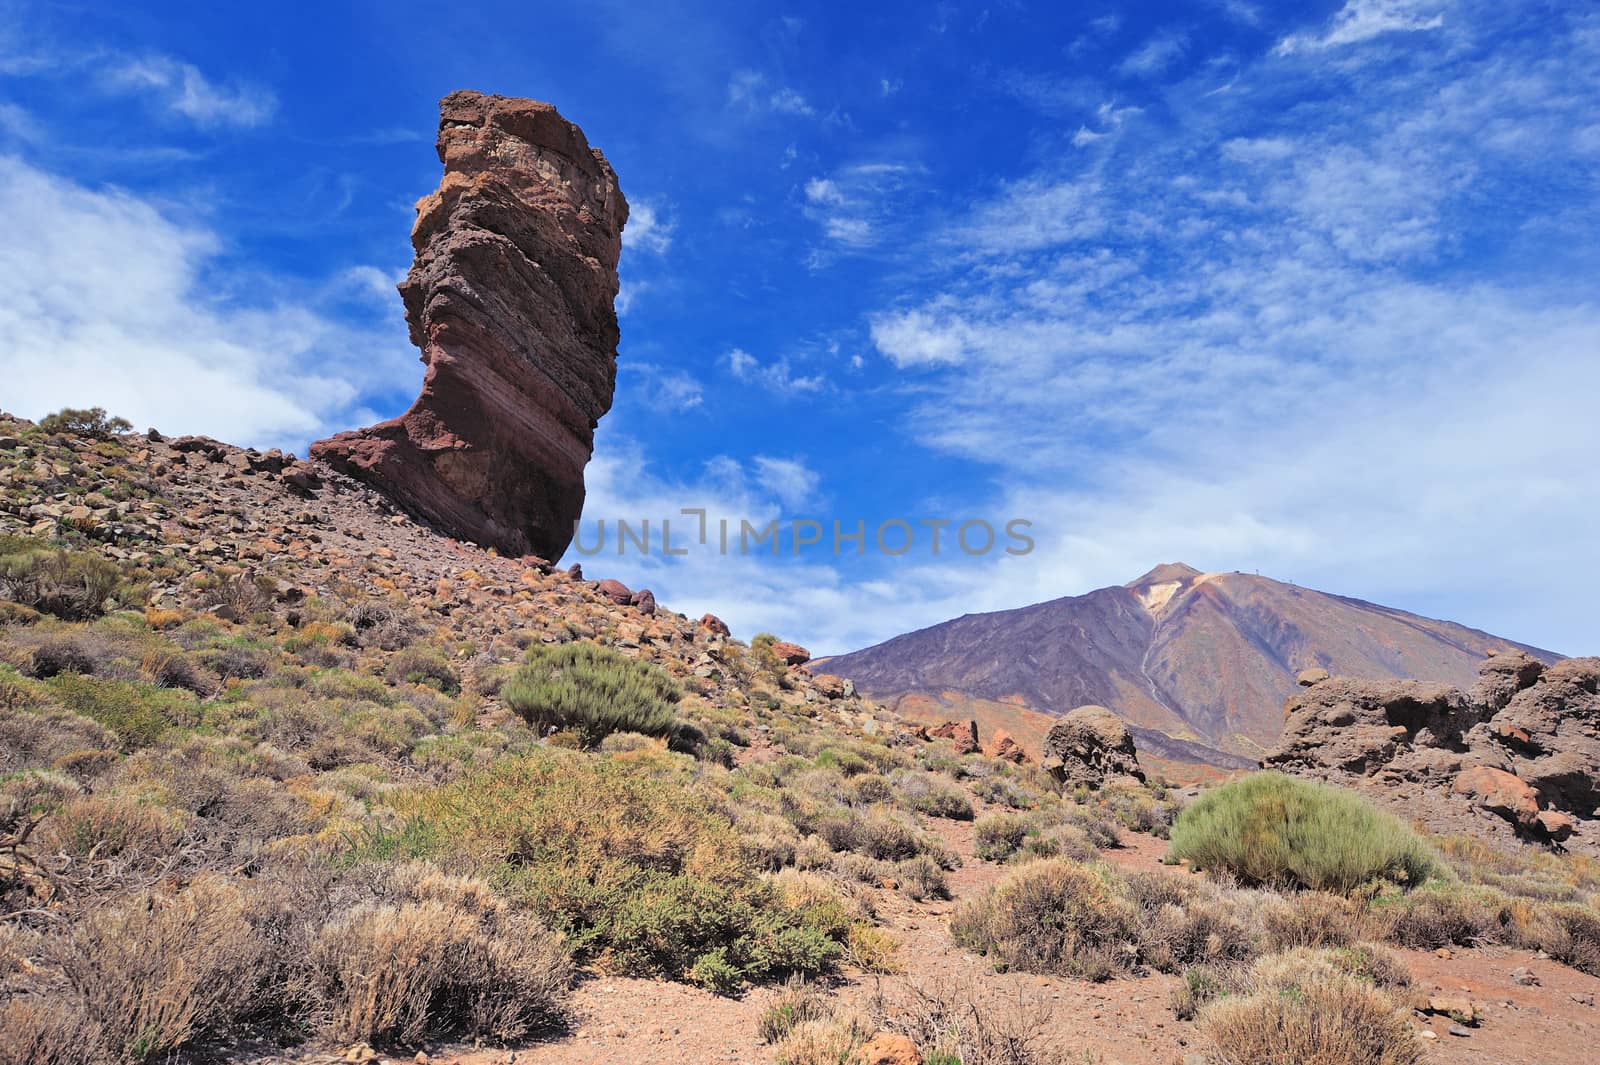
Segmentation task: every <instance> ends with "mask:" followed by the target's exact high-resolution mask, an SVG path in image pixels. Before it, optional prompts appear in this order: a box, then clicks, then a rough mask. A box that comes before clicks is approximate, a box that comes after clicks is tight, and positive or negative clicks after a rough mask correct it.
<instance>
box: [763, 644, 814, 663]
mask: <svg viewBox="0 0 1600 1065" xmlns="http://www.w3.org/2000/svg"><path fill="white" fill-rule="evenodd" d="M772 653H773V654H775V655H777V656H778V658H779V659H780V660H781V661H782V662H783V664H784V665H786V666H803V665H805V664H806V663H807V662H809V661H811V652H810V651H807V650H806V649H805V648H804V647H801V646H800V645H799V644H797V643H789V642H788V641H787V640H779V641H778V642H777V643H775V644H773V645H772Z"/></svg>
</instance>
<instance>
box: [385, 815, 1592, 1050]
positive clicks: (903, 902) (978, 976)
mask: <svg viewBox="0 0 1600 1065" xmlns="http://www.w3.org/2000/svg"><path fill="white" fill-rule="evenodd" d="M933 824H934V827H936V828H937V830H938V831H939V833H940V834H941V836H943V838H944V840H945V843H946V845H947V846H949V847H951V848H952V849H954V850H955V851H957V853H959V854H960V855H961V856H962V860H963V865H962V867H961V868H960V869H957V870H955V871H954V872H953V873H952V874H951V876H950V887H951V891H952V894H953V895H954V896H955V899H954V900H952V901H947V902H927V903H912V902H910V901H909V900H907V899H905V898H904V897H903V896H900V895H898V894H897V893H894V892H888V891H885V892H882V893H881V897H880V898H879V900H878V908H879V913H880V916H881V917H882V918H883V919H884V921H885V924H886V926H887V927H888V929H889V930H890V931H891V932H892V933H893V934H894V935H895V936H896V937H897V938H898V939H899V940H900V941H901V943H902V947H901V953H900V956H901V960H902V961H903V962H904V964H905V968H906V974H905V975H897V976H884V977H875V976H870V975H866V974H861V973H854V974H850V975H848V976H847V978H846V979H845V980H844V981H843V982H842V983H841V984H840V986H839V987H838V988H837V989H836V992H835V993H836V994H837V995H839V996H840V997H841V999H843V1000H846V1001H848V1000H851V999H861V1000H865V999H868V998H870V997H871V996H873V995H875V994H879V993H881V994H883V995H885V996H887V997H889V998H891V999H893V998H895V997H896V996H898V995H900V994H902V993H903V992H904V991H905V989H906V988H907V987H908V986H910V985H923V986H926V985H929V984H943V985H944V986H945V987H952V986H962V985H964V986H966V987H969V988H970V987H980V988H981V990H979V991H978V992H977V993H976V998H977V1000H978V1001H979V1002H981V1003H983V1004H985V1005H988V1006H992V1007H994V1008H1001V1009H1005V1008H1011V1009H1016V1008H1022V1009H1026V1010H1031V1011H1036V1012H1037V1013H1038V1015H1039V1017H1040V1028H1041V1030H1042V1031H1043V1032H1044V1035H1045V1041H1047V1042H1048V1043H1049V1044H1050V1045H1051V1046H1054V1047H1056V1048H1059V1049H1060V1050H1063V1051H1065V1052H1066V1053H1067V1055H1068V1057H1067V1060H1069V1061H1074V1062H1078V1061H1081V1062H1085V1063H1098V1065H1117V1063H1121V1065H1184V1063H1185V1059H1186V1058H1188V1060H1189V1061H1190V1062H1194V1061H1197V1060H1198V1057H1197V1056H1195V1057H1191V1055H1196V1054H1197V1036H1196V1033H1195V1030H1194V1026H1193V1025H1192V1024H1189V1023H1187V1022H1183V1021H1178V1020H1175V1019H1174V1018H1173V1015H1172V1010H1171V1008H1170V1007H1169V1005H1168V995H1169V993H1170V990H1171V988H1172V986H1173V984H1174V983H1175V978H1174V977H1170V976H1163V975H1160V974H1153V975H1150V976H1146V977H1142V978H1138V979H1124V980H1113V981H1110V982H1108V983H1104V984H1090V983H1084V982H1082V981H1077V980H1066V979H1056V978H1052V977H1041V976H1032V975H1028V974H1025V973H1003V974H997V973H995V972H993V971H992V969H990V968H989V967H988V966H986V965H985V964H984V962H983V961H982V960H981V959H979V958H976V957H974V956H972V955H970V954H968V953H966V952H965V951H962V950H959V949H957V948H956V947H955V946H954V945H953V944H952V943H951V941H950V934H949V927H948V926H949V917H950V913H951V911H952V910H953V909H954V907H955V903H956V902H958V901H960V900H961V899H963V898H967V897H970V896H972V895H973V894H975V893H977V892H980V891H981V890H982V889H983V888H984V887H986V886H988V885H989V884H991V883H993V882H994V881H995V880H996V879H998V878H999V877H1000V876H1001V875H1003V873H1004V869H1003V868H1002V867H999V866H996V865H994V864H992V863H989V862H983V861H979V860H978V859H976V858H975V857H974V856H973V839H972V825H971V823H970V822H954V821H936V822H934V823H933ZM1125 840H1126V846H1124V847H1123V848H1122V849H1120V850H1114V851H1110V852H1108V857H1109V858H1110V859H1111V860H1112V861H1114V862H1115V863H1116V864H1118V865H1120V866H1123V867H1126V868H1130V869H1161V870H1167V871H1168V872H1170V873H1171V875H1174V876H1185V875H1188V874H1187V873H1186V872H1184V871H1183V870H1181V869H1175V868H1171V867H1168V866H1163V865H1162V864H1161V856H1162V854H1163V853H1164V852H1165V850H1166V843H1165V841H1163V840H1159V839H1155V838H1153V837H1150V836H1140V835H1128V836H1126V837H1125ZM1401 953H1402V954H1403V956H1404V958H1405V960H1406V962H1407V964H1408V965H1409V966H1410V967H1411V971H1412V975H1413V977H1414V979H1415V980H1416V982H1417V985H1418V987H1419V988H1420V989H1421V990H1423V991H1433V990H1435V989H1437V990H1438V991H1439V992H1440V993H1446V992H1449V993H1460V992H1461V991H1462V990H1463V989H1464V990H1465V992H1466V994H1468V995H1469V997H1471V998H1472V999H1473V1000H1475V1001H1477V1002H1481V1003H1483V1004H1484V1005H1485V1006H1486V1007H1487V1016H1486V1018H1485V1019H1484V1020H1483V1022H1482V1024H1481V1025H1480V1026H1479V1027H1477V1028H1474V1029H1471V1030H1470V1034H1469V1035H1467V1036H1465V1037H1461V1036H1453V1035H1450V1034H1449V1028H1450V1027H1451V1025H1450V1022H1449V1021H1447V1020H1444V1019H1442V1018H1439V1019H1434V1020H1433V1021H1431V1022H1429V1023H1427V1024H1424V1023H1423V1022H1422V1021H1420V1020H1418V1021H1416V1022H1415V1023H1416V1024H1417V1026H1418V1028H1419V1029H1421V1028H1430V1029H1431V1030H1432V1031H1434V1032H1435V1033H1436V1036H1437V1037H1436V1038H1435V1039H1433V1040H1431V1041H1430V1042H1429V1044H1428V1045H1429V1050H1428V1061H1429V1062H1430V1065H1454V1063H1456V1062H1465V1063H1482V1065H1491V1063H1492V1065H1593V1063H1595V1062H1596V1061H1600V1008H1597V1007H1596V1005H1595V1003H1596V1001H1597V1000H1600V978H1596V977H1592V976H1586V975H1584V974H1582V973H1579V972H1575V971H1574V970H1571V969H1567V968H1565V967H1563V966H1560V965H1557V964H1556V963H1554V962H1550V961H1541V960H1537V959H1534V958H1532V957H1531V956H1530V955H1529V954H1527V953H1526V952H1521V951H1508V950H1497V949H1473V950H1458V951H1455V952H1454V953H1453V954H1452V956H1451V957H1449V958H1443V957H1439V956H1437V955H1435V954H1432V953H1428V952H1426V951H1404V952H1401ZM1519 966H1525V967H1527V968H1529V969H1531V970H1533V972H1534V973H1535V975H1537V976H1538V977H1539V979H1540V984H1539V986H1532V987H1521V986H1518V985H1516V984H1514V983H1512V982H1511V979H1510V973H1511V971H1512V970H1513V969H1515V968H1517V967H1519ZM772 995H773V992H772V990H770V989H758V990H755V991H752V992H750V993H749V994H748V995H746V996H744V997H743V998H738V999H732V998H725V997H722V996H718V995H713V994H710V993H708V992H705V991H701V990H698V989H696V988H692V987H687V986H684V985H682V984H673V983H663V982H657V981H650V980H635V979H628V978H612V977H604V976H602V977H596V978H593V979H590V980H588V981H586V982H585V983H584V984H583V985H582V986H581V987H580V988H579V989H578V991H577V993H576V996H575V1000H574V1005H575V1007H576V1016H577V1023H576V1024H575V1025H574V1027H573V1029H572V1030H571V1031H570V1032H568V1033H567V1034H566V1035H564V1036H562V1037H560V1038H557V1039H554V1040H551V1041H548V1042H542V1043H536V1044H531V1045H528V1046H524V1047H520V1048H517V1049H515V1050H482V1049H473V1048H468V1047H442V1048H438V1049H436V1050H434V1052H433V1054H432V1058H431V1060H432V1061H433V1062H435V1063H440V1065H603V1063H604V1065H610V1063H626V1065H656V1063H660V1065H717V1063H723V1062H727V1063H739V1065H745V1063H749V1065H758V1063H769V1062H771V1061H772V1048H771V1047H768V1046H765V1045H763V1044H762V1043H761V1041H760V1039H759V1038H758V1036H757V1035H756V1025H757V1021H758V1020H759V1018H760V1016H761V1013H762V1010H763V1009H764V1008H765V1007H766V1005H767V1004H768V1002H769V1001H770V1000H771V997H772ZM385 1060H391V1059H385ZM392 1060H397V1061H404V1060H406V1059H403V1058H401V1059H392Z"/></svg>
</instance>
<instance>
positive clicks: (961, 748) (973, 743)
mask: <svg viewBox="0 0 1600 1065" xmlns="http://www.w3.org/2000/svg"><path fill="white" fill-rule="evenodd" d="M928 735H929V737H931V738H932V739H936V740H949V741H950V745H951V746H952V747H954V748H955V749H956V753H957V754H976V753H977V752H978V751H981V750H982V749H983V748H982V746H981V745H979V743H978V723H977V722H976V721H968V722H967V723H966V724H962V723H961V722H959V721H946V722H944V723H943V724H940V725H935V726H934V727H933V728H931V729H929V730H928Z"/></svg>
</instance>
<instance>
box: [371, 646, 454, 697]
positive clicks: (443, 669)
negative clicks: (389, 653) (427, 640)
mask: <svg viewBox="0 0 1600 1065" xmlns="http://www.w3.org/2000/svg"><path fill="white" fill-rule="evenodd" d="M388 677H389V683H391V684H399V683H402V682H404V683H406V684H422V685H425V686H427V687H430V688H436V689H438V690H439V691H441V692H443V693H444V694H446V695H459V694H460V693H461V674H459V673H457V672H456V668H455V666H453V665H451V664H450V660H449V659H448V658H446V657H445V654H444V652H443V651H441V650H439V649H438V648H436V647H418V646H413V647H407V648H406V649H405V650H403V651H401V652H400V653H399V654H397V655H395V656H394V657H393V658H391V659H390V660H389V672H388Z"/></svg>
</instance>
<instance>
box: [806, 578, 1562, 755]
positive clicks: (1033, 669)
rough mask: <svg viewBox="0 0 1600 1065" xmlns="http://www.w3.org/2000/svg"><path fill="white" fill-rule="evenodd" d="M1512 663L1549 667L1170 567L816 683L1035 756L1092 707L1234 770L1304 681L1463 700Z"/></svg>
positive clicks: (1374, 614) (961, 627)
mask: <svg viewBox="0 0 1600 1065" xmlns="http://www.w3.org/2000/svg"><path fill="white" fill-rule="evenodd" d="M1509 648H1520V649H1522V650H1525V651H1527V652H1528V653H1529V654H1532V655H1533V656H1535V657H1536V658H1540V659H1542V660H1544V661H1547V662H1548V661H1554V660H1555V659H1556V658H1557V657H1558V656H1557V655H1555V654H1553V653H1551V652H1549V651H1545V650H1541V649H1539V648H1536V647H1528V646H1526V645H1524V644H1519V643H1516V642H1514V641H1511V640H1506V639H1502V638H1500V637H1498V636H1492V635H1490V634H1489V633H1486V632H1480V631H1478V630H1477V629H1469V628H1466V627H1465V626H1462V625H1457V624H1454V623H1452V622H1448V621H1435V620H1433V619H1430V618H1424V617H1419V616H1417V615H1415V614H1409V613H1406V612H1405V611H1403V610H1395V609H1392V608H1390V607H1384V606H1378V605H1376V604H1374V603H1368V602H1364V601H1362V600H1360V599H1351V598H1348V597H1345V596H1341V595H1331V594H1329V593H1327V592H1318V591H1314V590H1312V589H1310V588H1302V587H1299V586H1297V585H1293V584H1286V583H1284V582H1282V581H1275V580H1271V579H1269V578H1266V577H1259V576H1254V575H1251V574H1245V573H1202V572H1200V571H1199V570H1197V569H1195V568H1194V567H1192V566H1187V565H1184V564H1183V563H1168V564H1165V565H1161V566H1157V567H1156V568H1155V569H1153V570H1151V571H1150V572H1149V573H1146V574H1145V575H1144V576H1142V577H1140V578H1138V579H1137V580H1134V581H1130V582H1129V583H1127V584H1124V585H1119V586H1117V587H1112V588H1101V589H1099V590H1097V591H1093V592H1089V593H1087V594H1085V595H1078V596H1069V597H1066V598H1062V599H1053V600H1051V601H1049V602H1046V603H1038V604H1036V605H1034V606H1026V607H1021V608H1019V609H1016V610H1002V611H997V612H995V613H989V614H967V615H965V616H963V617H959V618H956V619H954V620H953V621H947V622H944V623H943V624H939V625H934V626H932V627H930V628H926V629H920V630H918V631H916V632H910V633H907V634H905V635H903V636H897V637H895V638H894V639H892V640H889V641H887V642H885V643H881V644H878V645H876V646H874V647H868V648H866V649H864V650H861V651H855V652H852V653H850V654H846V655H841V656H839V657H837V658H833V659H830V660H829V661H828V664H827V667H826V668H827V669H828V670H829V671H830V672H832V673H837V674H839V675H840V676H844V677H848V678H850V679H851V680H853V681H854V682H855V683H856V685H857V686H858V687H859V688H860V689H861V690H862V691H863V692H865V693H868V694H870V695H871V696H872V697H873V698H876V699H879V700H882V701H885V702H889V703H891V704H893V705H894V706H895V708H896V709H897V710H899V711H900V712H901V713H902V714H905V715H907V716H910V717H919V718H924V719H932V718H938V719H946V718H952V717H965V718H973V719H976V720H978V722H979V725H980V728H981V729H987V730H990V731H993V730H995V729H1004V730H1005V731H1007V732H1009V733H1011V734H1012V735H1013V736H1015V737H1016V738H1017V739H1018V740H1019V741H1021V742H1022V743H1023V745H1024V746H1025V747H1030V748H1031V749H1032V750H1033V751H1037V750H1038V749H1039V748H1038V746H1037V737H1039V736H1042V734H1043V732H1044V731H1045V730H1047V729H1048V728H1049V726H1050V724H1051V723H1052V720H1053V718H1054V717H1055V716H1059V715H1061V714H1064V713H1066V712H1067V711H1068V710H1071V709H1073V708H1074V707H1077V706H1082V705H1085V704H1090V703H1095V704H1099V705H1102V706H1107V707H1110V708H1111V709H1112V710H1114V711H1116V713H1117V714H1119V715H1120V716H1121V717H1123V718H1124V719H1126V720H1127V721H1128V723H1129V725H1130V726H1131V727H1132V728H1133V730H1134V734H1135V736H1136V738H1137V741H1138V744H1139V747H1140V750H1141V752H1149V753H1150V754H1153V755H1156V756H1158V757H1162V758H1166V759H1172V760H1176V761H1185V762H1204V763H1209V764H1212V765H1218V766H1224V767H1243V766H1247V765H1251V764H1254V761H1255V759H1256V757H1258V756H1259V754H1260V753H1262V752H1263V751H1264V750H1266V749H1269V748H1271V747H1272V746H1273V745H1274V744H1275V742H1276V741H1277V738H1278V734H1279V730H1280V729H1281V727H1282V724H1283V704H1284V699H1285V698H1286V697H1288V696H1289V695H1291V694H1292V693H1294V691H1295V690H1296V680H1295V678H1296V676H1297V675H1298V674H1299V673H1300V672H1301V671H1302V670H1305V669H1312V668H1322V669H1325V670H1327V671H1328V672H1330V673H1333V674H1338V675H1343V676H1353V677H1368V678H1373V679H1380V678H1395V679H1411V680H1432V681H1444V682H1448V683H1450V684H1454V685H1458V686H1461V687H1468V686H1470V685H1471V684H1472V682H1473V680H1474V678H1475V677H1476V676H1477V668H1478V663H1479V662H1481V661H1482V660H1483V658H1484V656H1485V655H1486V654H1487V653H1488V652H1489V651H1491V650H1494V649H1509ZM1030 741H1033V742H1030Z"/></svg>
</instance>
